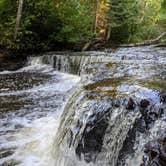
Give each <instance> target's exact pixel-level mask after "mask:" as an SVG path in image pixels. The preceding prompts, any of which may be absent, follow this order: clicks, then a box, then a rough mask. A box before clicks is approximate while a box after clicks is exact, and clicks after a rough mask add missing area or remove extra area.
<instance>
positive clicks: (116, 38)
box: [0, 0, 166, 50]
mask: <svg viewBox="0 0 166 166" xmlns="http://www.w3.org/2000/svg"><path fill="white" fill-rule="evenodd" d="M21 1H22V3H23V4H22V10H20V11H19V9H21V8H20V7H21V6H20V4H21ZM18 21H20V22H18ZM164 31H166V1H165V0H141V1H140V0H15V1H13V0H0V46H1V47H3V48H9V49H17V50H41V49H50V48H54V47H60V46H61V47H63V46H65V45H73V44H78V43H85V42H87V41H89V40H91V39H94V38H102V39H103V40H106V41H108V42H110V43H130V42H140V41H144V40H148V39H151V38H155V37H157V36H158V35H160V34H161V33H162V32H164Z"/></svg>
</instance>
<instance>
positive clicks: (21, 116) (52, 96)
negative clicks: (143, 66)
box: [0, 57, 80, 166]
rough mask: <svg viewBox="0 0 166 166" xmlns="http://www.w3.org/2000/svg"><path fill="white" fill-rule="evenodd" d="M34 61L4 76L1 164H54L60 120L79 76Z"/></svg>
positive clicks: (0, 111) (0, 115)
mask: <svg viewBox="0 0 166 166" xmlns="http://www.w3.org/2000/svg"><path fill="white" fill-rule="evenodd" d="M41 60H42V57H33V58H30V60H29V62H28V66H26V67H24V68H22V69H20V70H17V71H11V72H10V71H3V72H1V73H0V165H1V166H14V165H19V166H32V165H33V166H48V165H52V166H53V165H54V154H53V143H54V138H55V134H56V129H57V127H58V124H59V118H60V115H61V112H62V111H63V107H64V105H65V102H66V101H67V98H68V97H69V96H70V94H71V93H72V90H71V89H72V88H73V87H74V86H75V85H76V84H77V83H78V82H79V80H80V78H79V77H78V76H74V75H69V74H63V73H59V72H56V71H55V70H54V69H53V68H52V67H51V66H47V65H44V64H43V63H42V61H41Z"/></svg>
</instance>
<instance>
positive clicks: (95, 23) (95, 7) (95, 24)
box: [93, 0, 99, 33]
mask: <svg viewBox="0 0 166 166" xmlns="http://www.w3.org/2000/svg"><path fill="white" fill-rule="evenodd" d="M98 5H99V2H98V0H94V23H93V32H94V33H96V32H97V20H98V7H99V6H98Z"/></svg>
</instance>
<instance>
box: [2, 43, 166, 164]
mask: <svg viewBox="0 0 166 166" xmlns="http://www.w3.org/2000/svg"><path fill="white" fill-rule="evenodd" d="M165 55H166V50H165V48H157V47H153V46H150V47H138V48H121V49H119V50H117V51H116V52H114V53H112V52H109V50H106V51H104V52H83V53H48V54H45V55H43V56H41V57H32V58H30V60H29V62H30V63H29V65H28V66H26V67H24V68H22V69H20V70H17V71H14V72H7V71H6V72H1V73H0V74H1V75H0V76H1V77H0V79H1V84H0V101H1V108H0V112H2V114H1V117H0V118H1V122H2V123H1V124H0V125H1V131H0V165H5V164H6V165H20V166H31V165H33V166H101V165H102V166H110V165H111V166H140V165H141V163H142V164H144V165H145V166H149V165H148V164H147V163H149V162H151V161H150V160H152V159H150V158H148V157H147V158H146V159H144V160H146V162H145V163H143V160H142V159H143V156H144V151H143V149H144V146H145V144H147V143H148V142H149V141H151V140H155V139H158V138H159V137H160V136H161V135H163V134H165V126H166V123H165V117H166V106H165V101H166V100H165V96H166V95H165V89H166V87H165V85H166V82H165V76H166V73H165V71H166V70H165V69H166V67H165V66H166V65H165V64H166V61H165V60H166V57H165ZM53 68H54V69H53ZM55 70H58V71H60V72H61V73H60V72H56V71H55ZM62 72H64V73H68V74H64V73H62ZM70 74H76V75H79V76H73V75H70ZM80 78H81V81H80ZM5 81H6V82H5ZM2 82H3V83H2ZM78 82H79V83H78ZM9 103H10V104H9ZM60 117H61V118H60ZM158 155H160V154H158ZM162 155H163V154H162ZM161 158H162V160H163V157H161ZM148 160H149V161H148ZM155 162H156V161H155ZM159 162H160V161H158V163H159ZM152 164H153V163H152ZM160 165H161V164H160ZM152 166H155V165H152Z"/></svg>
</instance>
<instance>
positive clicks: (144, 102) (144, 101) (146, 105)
mask: <svg viewBox="0 0 166 166" xmlns="http://www.w3.org/2000/svg"><path fill="white" fill-rule="evenodd" d="M149 104H150V102H149V101H148V100H147V99H143V100H141V102H140V106H141V107H142V108H147V107H148V105H149Z"/></svg>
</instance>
